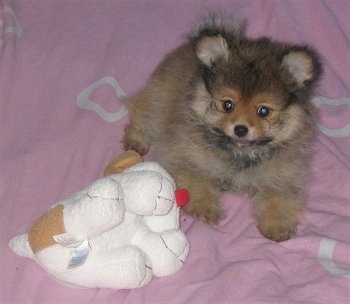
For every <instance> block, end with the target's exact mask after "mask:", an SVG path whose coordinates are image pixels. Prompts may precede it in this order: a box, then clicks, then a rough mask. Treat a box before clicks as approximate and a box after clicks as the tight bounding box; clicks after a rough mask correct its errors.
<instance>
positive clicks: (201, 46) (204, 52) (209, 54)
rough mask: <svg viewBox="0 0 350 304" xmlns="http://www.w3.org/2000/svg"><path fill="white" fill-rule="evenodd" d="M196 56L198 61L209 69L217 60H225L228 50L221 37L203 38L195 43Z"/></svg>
mask: <svg viewBox="0 0 350 304" xmlns="http://www.w3.org/2000/svg"><path fill="white" fill-rule="evenodd" d="M196 54H197V57H198V59H199V60H200V61H202V62H203V63H204V64H205V65H206V66H208V67H210V66H211V65H212V64H213V63H214V62H216V61H218V60H219V59H227V58H228V56H229V49H228V46H227V42H226V40H225V39H224V38H223V37H222V36H221V35H216V36H205V37H203V38H201V39H200V40H199V41H198V42H197V45H196Z"/></svg>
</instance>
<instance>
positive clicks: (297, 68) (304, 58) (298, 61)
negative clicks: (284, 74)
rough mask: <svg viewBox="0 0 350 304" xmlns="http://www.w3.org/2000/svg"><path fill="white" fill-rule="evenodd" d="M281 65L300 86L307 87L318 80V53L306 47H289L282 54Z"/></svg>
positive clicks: (319, 69)
mask: <svg viewBox="0 0 350 304" xmlns="http://www.w3.org/2000/svg"><path fill="white" fill-rule="evenodd" d="M282 66H283V67H284V68H286V70H287V71H288V73H289V75H291V76H292V77H293V80H294V81H295V82H296V84H297V86H298V87H300V88H307V87H308V86H309V85H311V84H313V83H314V82H315V81H316V80H318V78H319V76H320V74H321V63H320V60H319V57H318V55H317V54H316V53H315V52H314V51H312V50H310V49H309V48H307V47H303V48H291V49H290V50H289V52H288V53H287V54H285V55H284V56H283V60H282Z"/></svg>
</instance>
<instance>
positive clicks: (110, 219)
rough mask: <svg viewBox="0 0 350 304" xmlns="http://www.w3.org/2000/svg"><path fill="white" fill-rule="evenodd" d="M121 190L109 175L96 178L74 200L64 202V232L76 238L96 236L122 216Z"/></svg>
mask: <svg viewBox="0 0 350 304" xmlns="http://www.w3.org/2000/svg"><path fill="white" fill-rule="evenodd" d="M123 198H124V194H123V190H122V188H121V186H120V184H119V183H118V182H117V181H115V180H113V179H111V178H109V177H106V178H103V179H100V180H97V181H96V182H95V183H93V184H92V185H91V186H90V187H89V188H88V189H87V192H86V194H85V195H80V197H79V199H78V200H73V201H68V202H65V203H64V205H65V208H64V211H63V216H64V226H65V229H66V232H67V233H68V234H70V235H72V236H74V237H75V238H76V239H78V240H83V239H85V238H89V239H90V238H93V237H96V236H98V235H100V234H102V233H103V232H106V231H108V230H110V229H112V228H114V227H115V226H117V225H119V224H120V223H121V222H123V220H124V214H125V205H124V200H123Z"/></svg>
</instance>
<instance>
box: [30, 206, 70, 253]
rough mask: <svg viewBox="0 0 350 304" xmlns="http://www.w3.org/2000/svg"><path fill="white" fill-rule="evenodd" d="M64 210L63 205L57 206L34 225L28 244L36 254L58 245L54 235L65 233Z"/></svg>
mask: <svg viewBox="0 0 350 304" xmlns="http://www.w3.org/2000/svg"><path fill="white" fill-rule="evenodd" d="M63 209H64V207H63V205H57V206H55V207H53V208H51V209H50V210H49V211H47V212H46V213H45V214H44V215H42V216H41V217H40V218H39V219H37V220H36V222H35V223H34V224H33V226H32V228H31V229H30V231H29V233H28V242H29V245H30V248H31V249H32V251H33V253H34V254H35V253H37V252H39V251H41V250H43V249H45V248H47V247H49V246H52V245H54V244H56V242H55V240H54V239H53V236H54V235H57V234H62V233H65V228H64V223H63Z"/></svg>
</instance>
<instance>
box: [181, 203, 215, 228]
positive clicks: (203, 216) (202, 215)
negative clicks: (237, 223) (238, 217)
mask: <svg viewBox="0 0 350 304" xmlns="http://www.w3.org/2000/svg"><path fill="white" fill-rule="evenodd" d="M185 211H186V212H187V213H189V214H190V215H192V216H193V217H195V218H198V219H200V220H201V221H203V222H205V223H207V224H209V225H212V226H213V225H216V224H218V222H219V221H220V219H221V217H222V211H221V209H220V207H219V206H218V205H217V204H216V203H213V202H210V203H205V202H202V204H194V203H193V204H192V205H191V203H190V204H189V205H188V207H187V208H186V209H185Z"/></svg>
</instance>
